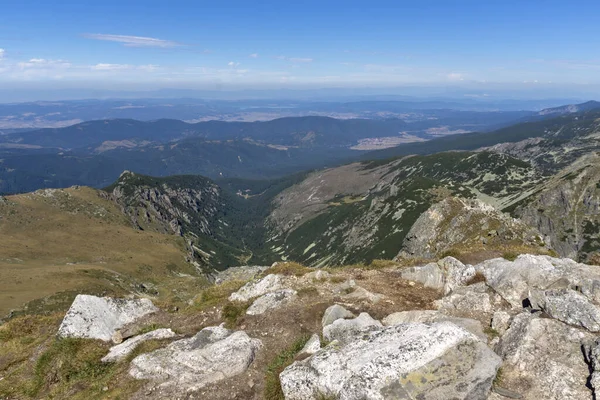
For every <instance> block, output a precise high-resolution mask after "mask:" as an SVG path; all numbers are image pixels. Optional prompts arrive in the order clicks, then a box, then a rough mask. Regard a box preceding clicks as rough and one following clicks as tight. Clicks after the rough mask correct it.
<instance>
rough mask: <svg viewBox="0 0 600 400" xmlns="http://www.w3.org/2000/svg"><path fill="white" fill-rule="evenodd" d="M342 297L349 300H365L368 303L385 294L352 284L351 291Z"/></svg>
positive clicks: (376, 301)
mask: <svg viewBox="0 0 600 400" xmlns="http://www.w3.org/2000/svg"><path fill="white" fill-rule="evenodd" d="M343 298H344V299H351V300H352V299H354V300H367V301H368V302H370V303H373V304H376V303H379V302H380V301H381V300H382V299H383V298H385V296H384V295H382V294H379V293H373V292H370V291H368V290H367V289H365V288H363V287H361V286H353V287H352V292H350V293H348V294H346V295H344V296H343Z"/></svg>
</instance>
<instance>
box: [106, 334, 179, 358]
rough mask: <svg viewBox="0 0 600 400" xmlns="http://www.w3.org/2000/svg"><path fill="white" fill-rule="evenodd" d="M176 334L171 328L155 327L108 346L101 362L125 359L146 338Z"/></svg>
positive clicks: (167, 337) (168, 337) (166, 337)
mask: <svg viewBox="0 0 600 400" xmlns="http://www.w3.org/2000/svg"><path fill="white" fill-rule="evenodd" d="M175 336H177V334H176V333H175V332H173V331H172V330H171V329H156V330H153V331H151V332H147V333H144V334H143V335H139V336H136V337H133V338H131V339H128V340H126V341H124V342H123V343H121V344H118V345H116V346H113V347H111V348H110V350H109V352H108V354H107V355H106V356H104V357H103V358H102V362H117V361H121V360H123V359H125V358H126V357H127V356H128V355H129V354H131V352H133V351H134V350H135V349H136V347H138V346H139V345H140V344H142V343H144V342H146V341H148V340H160V339H170V338H173V337H175Z"/></svg>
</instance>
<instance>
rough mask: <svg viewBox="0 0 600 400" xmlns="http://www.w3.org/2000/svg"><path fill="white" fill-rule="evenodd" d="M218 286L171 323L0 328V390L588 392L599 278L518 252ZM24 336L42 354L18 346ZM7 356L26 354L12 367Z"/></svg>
mask: <svg viewBox="0 0 600 400" xmlns="http://www.w3.org/2000/svg"><path fill="white" fill-rule="evenodd" d="M241 277H246V278H244V279H248V280H239V279H240V278H241ZM235 279H238V280H235ZM218 280H219V282H220V283H219V284H216V285H214V286H211V287H209V288H207V289H203V290H202V291H201V292H200V293H199V295H198V297H197V298H196V300H195V301H194V303H190V305H189V307H188V308H187V309H182V310H175V309H170V310H166V309H161V308H163V307H164V305H158V306H159V307H156V305H154V304H152V302H151V301H150V300H148V299H142V300H135V299H113V298H100V297H95V296H79V297H78V298H77V299H76V300H75V302H74V303H73V304H72V307H71V309H70V310H69V312H68V313H67V315H66V316H64V318H63V320H62V322H61V323H60V329H59V326H58V325H59V324H58V322H59V321H56V322H54V324H55V325H52V323H48V321H47V320H46V325H44V327H43V328H42V327H41V325H40V326H38V325H39V324H40V322H39V321H38V322H36V320H34V319H31V317H26V318H29V319H27V323H29V324H30V326H29V327H27V328H25V327H24V325H23V322H24V320H22V319H19V318H16V319H14V320H11V321H9V322H8V323H6V324H4V325H2V326H1V327H0V335H1V337H2V338H3V339H4V344H0V346H2V347H1V349H2V350H3V354H6V355H5V356H3V358H2V359H0V361H1V362H3V363H7V362H8V363H10V364H2V365H3V370H2V371H3V372H2V375H1V376H0V390H1V391H0V393H2V395H3V396H4V398H10V399H12V398H42V397H44V398H45V397H46V396H48V395H52V396H54V397H55V398H83V397H84V396H89V395H94V396H99V397H101V398H116V397H117V396H125V398H132V399H148V398H149V399H166V398H169V399H171V398H181V399H267V400H275V399H286V400H301V399H344V400H346V399H348V400H349V399H374V400H375V399H377V400H380V399H424V400H445V399H465V400H467V399H468V400H478V399H482V400H488V399H489V400H503V399H525V400H539V399H555V400H565V399H567V400H581V399H590V400H592V399H594V398H595V393H596V390H598V388H600V384H599V383H598V382H599V381H600V378H599V376H600V361H599V360H600V337H599V336H598V332H599V331H600V328H599V325H600V267H597V266H592V265H586V264H580V263H576V262H574V261H572V260H569V259H559V258H553V257H549V256H534V255H527V254H524V255H520V256H518V257H517V258H516V259H514V260H506V259H503V258H495V259H490V260H486V261H483V262H481V263H478V264H475V265H465V264H464V263H462V262H461V261H459V260H457V259H455V258H452V257H445V258H443V259H441V260H438V261H436V262H430V263H413V265H412V266H407V265H401V264H399V263H392V262H386V263H380V264H373V265H371V266H351V267H344V268H336V269H327V270H312V269H310V268H306V267H302V266H300V265H297V264H291V263H283V264H276V265H274V266H272V267H270V268H248V269H247V271H246V269H245V268H244V267H241V268H240V269H239V270H237V271H236V270H229V271H228V272H227V273H224V274H222V275H220V276H219V278H218ZM40 318H41V317H40ZM53 326H54V327H53ZM17 328H19V329H21V334H18V333H17V331H16V329H17ZM36 329H38V331H36ZM27 332H35V334H36V335H38V336H40V337H44V338H45V341H44V342H35V344H34V345H32V347H26V345H24V343H28V342H29V340H30V339H27V338H28V337H29V336H28V333H27ZM40 332H43V333H41V334H40ZM32 334H34V333H32ZM44 335H45V336H44ZM111 342H112V343H111ZM8 346H10V347H8ZM17 346H21V347H23V348H26V349H30V350H28V351H30V352H31V353H30V354H28V355H27V356H26V357H24V358H20V357H23V355H22V354H21V355H17V354H13V353H11V351H10V349H11V348H16V347H17ZM40 354H41V355H40ZM5 360H6V361H5ZM83 360H85V362H84V361H83ZM80 362H81V363H80ZM78 363H80V364H78ZM7 365H8V366H7ZM27 365H31V366H32V367H33V368H30V369H29V371H28V370H27V368H26V366H27ZM75 366H79V367H78V368H79V369H73V370H70V369H69V368H75ZM90 368H91V370H89V369H90ZM31 371H33V372H31ZM31 373H33V375H30V374H31ZM27 377H29V378H27ZM27 379H29V381H27ZM24 382H25V383H24ZM90 385H91V386H90ZM82 388H85V389H82ZM26 390H27V391H26ZM121 398H123V397H121Z"/></svg>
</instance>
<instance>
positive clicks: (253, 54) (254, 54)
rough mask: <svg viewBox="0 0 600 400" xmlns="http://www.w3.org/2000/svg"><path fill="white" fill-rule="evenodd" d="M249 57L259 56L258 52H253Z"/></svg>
mask: <svg viewBox="0 0 600 400" xmlns="http://www.w3.org/2000/svg"><path fill="white" fill-rule="evenodd" d="M248 57H250V58H258V53H252V54H250V55H249V56H248Z"/></svg>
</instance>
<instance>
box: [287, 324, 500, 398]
mask: <svg viewBox="0 0 600 400" xmlns="http://www.w3.org/2000/svg"><path fill="white" fill-rule="evenodd" d="M500 362H501V360H500V358H499V357H498V356H497V355H496V354H494V353H493V352H492V351H491V350H490V349H489V348H488V347H487V346H486V345H485V344H483V343H482V342H481V341H480V340H479V339H477V337H475V336H474V335H472V334H471V333H469V332H467V331H465V330H464V329H462V328H459V327H457V326H456V325H454V324H452V323H449V322H439V323H434V324H432V325H424V324H420V323H406V324H400V325H395V326H390V327H387V328H382V327H379V328H374V329H373V330H372V331H370V332H365V333H363V334H362V335H359V336H356V337H355V338H354V340H352V341H350V342H348V343H345V344H339V343H338V344H336V345H330V346H327V347H326V348H324V349H322V350H321V351H319V352H318V353H316V354H314V355H313V356H311V357H309V358H307V359H305V360H302V361H297V362H295V363H293V364H292V365H290V366H289V367H287V368H286V369H285V370H284V371H283V372H282V373H281V375H280V380H281V387H282V390H283V393H284V395H285V398H286V400H305V399H316V398H319V397H318V396H330V397H333V398H337V399H343V400H348V399H364V400H371V399H373V400H380V399H381V400H383V399H425V400H447V399H457V400H458V399H486V398H487V396H488V394H489V391H490V387H491V386H492V381H493V379H494V377H495V375H496V371H497V369H498V367H499V366H500Z"/></svg>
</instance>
